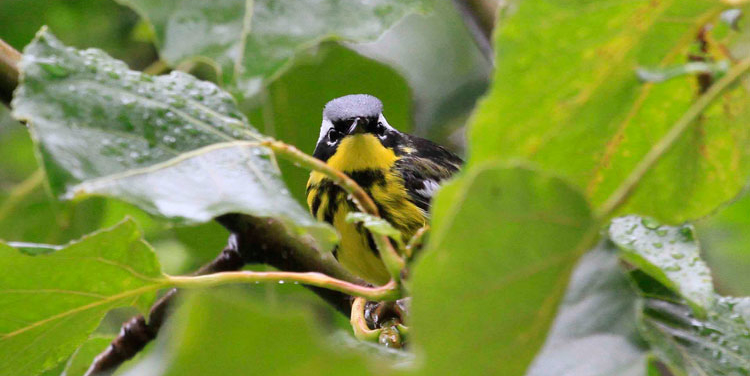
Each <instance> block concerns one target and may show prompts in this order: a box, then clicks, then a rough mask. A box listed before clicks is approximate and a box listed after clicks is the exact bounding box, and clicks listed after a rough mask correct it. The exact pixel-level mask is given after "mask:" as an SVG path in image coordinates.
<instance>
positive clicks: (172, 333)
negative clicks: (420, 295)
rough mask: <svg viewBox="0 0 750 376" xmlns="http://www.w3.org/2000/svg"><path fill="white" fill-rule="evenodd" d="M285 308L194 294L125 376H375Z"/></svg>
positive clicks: (305, 315) (300, 313)
mask: <svg viewBox="0 0 750 376" xmlns="http://www.w3.org/2000/svg"><path fill="white" fill-rule="evenodd" d="M283 307H284V309H281V308H280V307H269V306H268V305H267V304H260V303H258V302H257V301H253V300H251V299H247V297H246V295H243V294H238V293H237V292H234V293H228V292H226V291H218V292H217V291H212V292H210V293H208V292H203V293H200V294H197V295H193V296H191V297H190V298H189V299H188V300H187V302H185V304H184V306H182V307H181V308H180V309H179V310H178V311H177V312H176V314H175V317H174V321H173V323H172V325H170V330H169V331H167V332H166V333H164V334H165V335H164V336H160V338H159V342H158V343H157V344H156V346H155V349H154V353H153V355H152V356H151V357H148V358H146V359H144V361H143V362H141V363H139V364H137V365H135V366H134V367H133V368H132V369H131V370H130V371H129V372H128V373H126V375H128V376H136V375H137V376H157V375H180V376H190V375H196V376H197V375H201V376H202V375H247V374H253V375H364V374H372V373H374V372H373V371H369V372H368V368H367V366H366V362H365V361H364V360H363V359H362V357H361V356H358V355H357V354H355V353H353V351H351V350H349V351H348V352H349V353H348V354H347V353H346V352H347V351H346V350H347V349H346V348H345V347H341V346H340V347H339V348H338V349H334V347H333V345H332V344H331V343H325V342H324V340H325V339H326V336H325V335H324V334H323V333H321V332H320V331H319V330H318V329H316V328H314V326H313V325H311V320H309V310H308V309H305V308H304V307H303V306H301V305H295V306H294V307H293V308H294V309H290V308H291V307H289V306H288V305H286V304H285V305H283ZM328 341H330V342H339V341H331V340H330V339H328ZM381 368H385V367H381ZM382 371H383V369H381V372H379V373H378V374H383V372H382Z"/></svg>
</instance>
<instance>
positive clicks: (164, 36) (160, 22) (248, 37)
mask: <svg viewBox="0 0 750 376" xmlns="http://www.w3.org/2000/svg"><path fill="white" fill-rule="evenodd" d="M119 2H120V3H122V4H124V5H127V6H130V7H132V8H133V9H135V10H136V11H137V12H139V13H140V14H141V16H143V17H144V18H145V19H147V20H148V21H149V22H150V23H151V25H152V27H153V28H154V31H155V33H156V43H157V46H158V47H159V49H160V54H161V56H162V58H164V59H165V60H166V61H167V62H168V63H170V64H171V65H177V64H179V63H182V62H185V61H191V60H202V61H205V60H208V61H209V62H211V63H212V64H214V65H215V66H216V68H217V70H218V71H219V72H220V76H221V80H222V82H223V83H224V84H229V85H232V86H235V87H236V88H237V89H239V91H240V92H241V93H245V94H246V95H250V94H252V93H254V92H255V91H256V90H257V89H258V88H259V84H260V83H261V82H262V81H263V80H264V79H268V78H271V77H274V76H275V75H277V74H278V73H279V71H280V70H282V69H283V68H284V67H285V66H288V64H289V62H290V61H291V60H292V59H293V57H294V55H295V54H296V53H297V52H298V51H299V50H301V49H303V48H305V47H309V46H312V45H315V44H317V43H319V42H320V41H322V40H326V39H344V40H352V41H362V40H373V39H375V38H377V37H378V36H380V34H381V33H382V32H383V31H385V30H386V29H387V28H388V27H390V26H391V25H393V24H394V23H395V22H396V21H398V20H399V19H400V18H401V17H403V16H404V15H405V14H407V13H410V12H413V11H415V10H418V9H423V8H424V7H425V5H426V3H427V2H428V1H427V0H375V1H367V2H352V1H335V0H325V1H311V0H299V1H292V2H278V1H272V0H257V1H251V2H247V1H245V0H222V1H214V2H205V1H201V0H182V1H175V0H156V1H155V0H119ZM187 35H190V36H191V37H190V38H186V36H187Z"/></svg>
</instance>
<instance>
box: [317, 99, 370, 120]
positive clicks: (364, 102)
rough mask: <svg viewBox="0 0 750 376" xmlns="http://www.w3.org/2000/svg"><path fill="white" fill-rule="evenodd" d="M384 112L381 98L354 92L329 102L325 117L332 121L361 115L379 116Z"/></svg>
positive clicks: (324, 111) (324, 113)
mask: <svg viewBox="0 0 750 376" xmlns="http://www.w3.org/2000/svg"><path fill="white" fill-rule="evenodd" d="M381 112H383V103H382V102H381V101H380V99H378V98H375V97H373V96H372V95H367V94H352V95H346V96H343V97H339V98H336V99H334V100H332V101H330V102H328V103H327V104H326V106H325V108H324V109H323V118H325V119H328V120H330V121H332V122H336V121H340V120H346V119H351V118H355V117H357V116H360V117H378V116H379V115H380V113H381Z"/></svg>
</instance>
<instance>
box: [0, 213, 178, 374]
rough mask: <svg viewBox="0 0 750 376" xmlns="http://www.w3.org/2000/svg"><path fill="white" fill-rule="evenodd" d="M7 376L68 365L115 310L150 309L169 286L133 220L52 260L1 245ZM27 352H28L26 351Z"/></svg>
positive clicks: (1, 362)
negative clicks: (131, 307) (93, 332)
mask: <svg viewBox="0 0 750 376" xmlns="http://www.w3.org/2000/svg"><path fill="white" fill-rule="evenodd" d="M0 269H2V270H3V273H2V274H0V312H2V315H0V374H2V375H34V374H37V373H39V372H41V371H43V370H45V369H48V368H51V367H53V366H55V365H56V364H58V363H59V362H61V361H62V360H64V359H66V358H67V357H68V356H69V355H70V354H71V353H73V351H74V350H75V349H76V348H77V347H78V346H79V345H80V344H81V343H83V342H84V341H85V340H86V339H87V338H88V336H89V334H90V333H91V332H92V331H93V330H94V329H96V327H97V325H98V324H99V321H101V319H102V318H103V317H104V314H106V313H107V311H109V310H110V309H112V308H115V307H120V306H130V305H133V306H137V307H139V308H140V309H141V310H144V311H145V310H146V309H147V308H148V307H149V305H150V303H151V301H152V300H153V298H154V297H155V293H156V290H157V289H158V288H159V287H160V286H162V285H163V279H162V274H161V270H160V267H159V264H158V262H157V260H156V257H155V255H154V253H153V250H152V249H151V247H150V246H149V245H148V244H146V243H145V242H144V241H143V240H142V239H141V234H140V231H138V229H137V228H136V225H135V223H134V222H133V221H131V220H126V221H124V222H122V223H120V224H119V225H117V226H115V227H112V228H109V229H106V230H102V231H99V232H96V233H94V234H91V235H89V236H86V237H84V238H82V239H81V240H79V241H76V242H73V243H70V244H68V245H67V246H65V248H63V249H61V250H59V251H55V252H52V253H48V254H41V255H36V256H30V255H27V254H24V253H21V252H20V251H18V250H16V249H14V248H12V247H10V246H7V245H5V244H2V243H0ZM20 349H23V351H20Z"/></svg>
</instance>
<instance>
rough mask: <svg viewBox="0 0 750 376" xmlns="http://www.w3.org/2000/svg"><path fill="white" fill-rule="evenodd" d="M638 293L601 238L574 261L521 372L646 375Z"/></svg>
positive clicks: (569, 375)
mask: <svg viewBox="0 0 750 376" xmlns="http://www.w3.org/2000/svg"><path fill="white" fill-rule="evenodd" d="M637 303H638V295H637V294H636V292H635V291H634V290H633V287H632V285H631V284H630V282H629V281H628V278H627V277H626V276H625V274H624V273H623V271H622V268H621V267H620V261H619V259H618V257H617V249H616V248H615V247H614V245H612V244H611V243H610V242H608V241H602V242H601V243H600V244H599V245H598V246H597V247H596V248H595V249H594V250H592V251H590V252H589V253H588V254H586V255H585V256H584V257H583V258H582V259H581V261H580V262H579V263H578V266H577V267H576V270H575V271H574V272H573V275H572V276H571V280H570V284H569V285H568V291H567V292H566V293H565V298H564V299H563V302H562V304H561V305H560V308H559V310H558V314H557V317H556V318H555V322H554V323H553V324H552V328H551V329H550V331H549V334H548V336H547V341H546V342H545V344H544V348H542V351H541V352H540V353H539V355H537V357H536V359H534V363H533V364H532V365H531V368H530V369H529V371H528V372H527V373H526V376H646V375H647V373H646V372H647V367H648V364H647V358H648V352H649V350H648V347H647V346H645V343H644V341H643V340H642V339H641V338H640V336H639V334H638V329H637V316H636V313H637Z"/></svg>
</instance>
